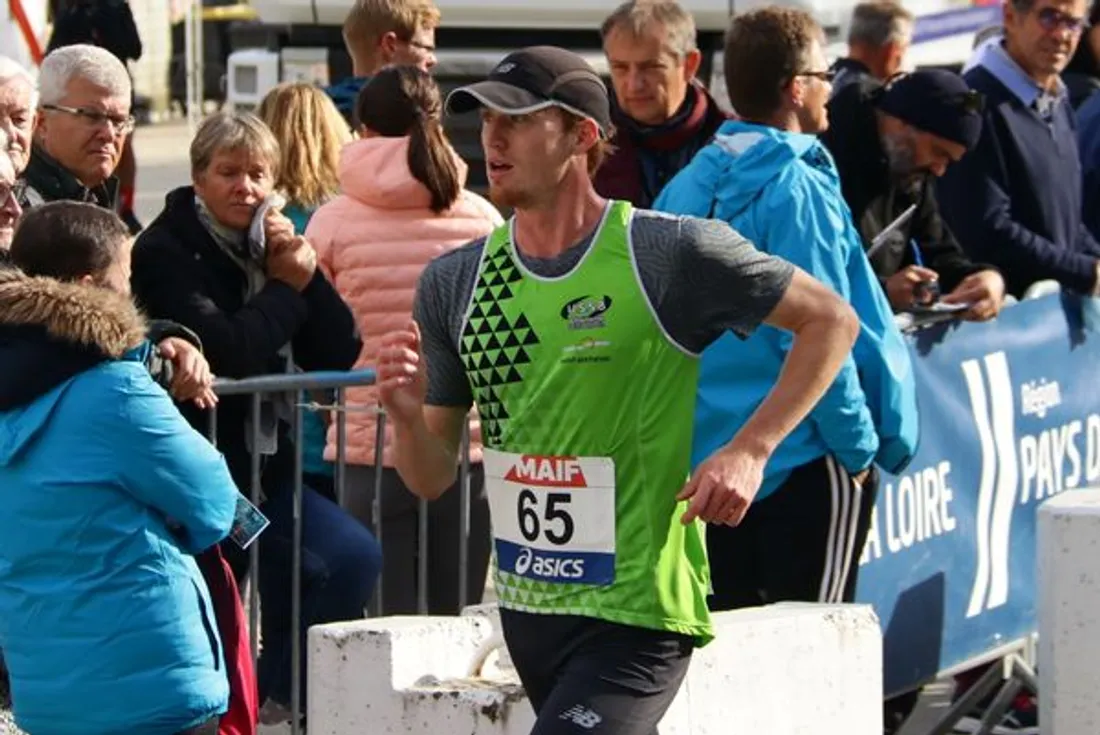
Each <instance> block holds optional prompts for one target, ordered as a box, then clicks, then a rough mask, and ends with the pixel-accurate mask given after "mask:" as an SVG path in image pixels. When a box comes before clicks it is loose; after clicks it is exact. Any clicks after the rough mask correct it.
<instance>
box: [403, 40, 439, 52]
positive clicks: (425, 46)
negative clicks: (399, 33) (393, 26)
mask: <svg viewBox="0 0 1100 735" xmlns="http://www.w3.org/2000/svg"><path fill="white" fill-rule="evenodd" d="M405 43H407V44H408V45H409V46H411V47H412V48H414V49H418V50H420V51H423V52H424V53H427V54H434V53H435V46H433V45H432V44H430V43H421V42H420V41H414V40H413V39H411V38H410V39H409V40H407V41H405Z"/></svg>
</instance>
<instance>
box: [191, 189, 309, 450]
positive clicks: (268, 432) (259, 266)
mask: <svg viewBox="0 0 1100 735" xmlns="http://www.w3.org/2000/svg"><path fill="white" fill-rule="evenodd" d="M195 211H196V212H198V215H199V222H201V223H202V226H203V228H204V229H205V230H206V231H207V233H209V235H210V237H211V238H212V239H213V240H214V242H215V243H216V244H217V246H218V247H219V248H220V249H221V250H222V252H224V253H225V254H226V255H227V256H229V259H230V260H232V261H233V262H234V263H236V264H237V266H238V267H240V269H241V270H242V271H244V275H245V287H244V293H243V294H242V296H243V297H244V301H245V302H246V303H247V302H248V301H250V300H251V299H252V298H254V297H255V296H256V295H257V294H259V293H260V291H261V290H262V289H263V287H264V284H266V283H267V272H266V270H265V269H264V245H265V243H264V242H263V240H262V229H259V228H257V227H253V228H252V230H259V232H260V233H261V235H260V236H259V237H256V236H255V235H254V234H253V233H252V232H242V231H241V230H235V229H233V228H232V227H226V226H225V225H223V224H222V223H221V222H218V220H217V219H215V217H214V215H213V213H211V211H210V209H209V207H207V206H206V202H204V201H203V200H202V199H201V198H200V197H199V196H198V195H196V196H195ZM263 212H264V208H263V207H261V208H260V209H259V210H258V211H257V215H258V216H261V217H262V216H263ZM278 355H279V357H281V358H283V364H284V365H285V370H286V372H288V373H291V372H294V371H295V368H294V359H293V357H294V356H293V354H292V352H291V348H290V344H289V343H288V344H285V345H283V346H282V347H281V348H280V349H279V352H278ZM280 420H282V421H286V422H287V423H290V422H292V421H293V420H294V402H293V399H292V397H291V395H290V394H285V393H284V394H275V395H270V394H265V395H264V396H263V397H262V398H261V399H260V426H259V431H258V432H254V431H253V428H254V427H253V426H252V414H251V413H249V414H248V416H247V417H246V418H245V443H246V444H247V445H248V448H249V450H250V451H258V452H259V453H260V454H266V455H272V454H275V453H276V452H277V451H278V449H279V435H278V429H279V421H280ZM253 437H257V438H258V441H259V444H258V446H256V447H253Z"/></svg>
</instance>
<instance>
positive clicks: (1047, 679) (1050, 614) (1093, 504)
mask: <svg viewBox="0 0 1100 735" xmlns="http://www.w3.org/2000/svg"><path fill="white" fill-rule="evenodd" d="M1037 550H1038V557H1039V562H1038V563H1039V569H1038V581H1039V662H1038V663H1039V674H1040V677H1041V686H1040V687H1039V725H1040V728H1041V732H1042V733H1043V735H1079V734H1082V735H1083V734H1084V733H1096V732H1100V698H1098V697H1097V696H1096V680H1097V666H1098V665H1100V490H1078V491H1074V492H1072V493H1063V494H1061V495H1057V496H1055V497H1054V498H1052V499H1050V500H1048V501H1047V502H1045V503H1044V504H1043V505H1042V506H1041V507H1040V508H1039V531H1038V537H1037Z"/></svg>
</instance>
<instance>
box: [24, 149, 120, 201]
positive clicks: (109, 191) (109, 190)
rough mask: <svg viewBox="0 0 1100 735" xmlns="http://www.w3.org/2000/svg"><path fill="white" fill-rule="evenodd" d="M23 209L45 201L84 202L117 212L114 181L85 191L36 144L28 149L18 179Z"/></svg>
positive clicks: (116, 190) (115, 184)
mask: <svg viewBox="0 0 1100 735" xmlns="http://www.w3.org/2000/svg"><path fill="white" fill-rule="evenodd" d="M21 179H22V182H23V192H22V195H21V196H20V200H19V204H20V205H21V206H22V207H23V209H30V208H31V207H37V206H39V205H41V204H46V203H47V202H61V201H69V202H88V203H91V204H98V205H99V206H101V207H103V208H105V209H110V210H112V211H115V210H117V209H118V206H117V205H118V179H116V178H115V177H113V176H112V177H111V178H109V179H107V180H106V181H105V182H103V183H102V184H100V185H99V186H97V187H95V188H93V189H89V188H88V187H86V186H84V184H82V183H81V182H80V180H79V179H78V178H76V177H75V176H73V175H72V174H71V173H70V172H69V171H68V170H67V169H66V168H64V167H63V166H62V165H61V164H60V163H58V162H57V161H55V160H54V159H53V158H51V157H50V155H49V154H48V153H46V152H45V151H44V150H42V148H41V147H39V146H38V145H33V146H31V157H30V160H29V161H28V162H27V169H26V170H25V171H24V172H23V176H22V177H21Z"/></svg>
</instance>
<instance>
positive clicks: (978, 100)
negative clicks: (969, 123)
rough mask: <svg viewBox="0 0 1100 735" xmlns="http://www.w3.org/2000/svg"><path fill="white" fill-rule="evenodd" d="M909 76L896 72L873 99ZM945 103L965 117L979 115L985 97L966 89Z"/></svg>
mask: <svg viewBox="0 0 1100 735" xmlns="http://www.w3.org/2000/svg"><path fill="white" fill-rule="evenodd" d="M907 76H909V73H908V72H898V73H897V74H895V75H893V76H892V77H890V78H889V79H887V80H886V83H885V84H883V85H882V86H881V87H879V88H878V89H877V90H875V91H874V93H873V99H876V100H877V99H879V98H881V97H882V95H884V94H886V92H887V91H888V90H889V89H890V88H891V87H893V86H894V85H895V84H897V82H898V81H899V80H901V79H904V78H905V77H907ZM947 103H948V104H949V105H951V106H952V107H956V108H958V110H959V111H960V112H962V113H963V114H966V115H980V114H982V113H983V112H985V95H983V94H982V93H981V92H978V91H977V90H974V89H968V90H966V91H965V92H963V93H961V94H956V95H953V96H951V97H948V98H947Z"/></svg>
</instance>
